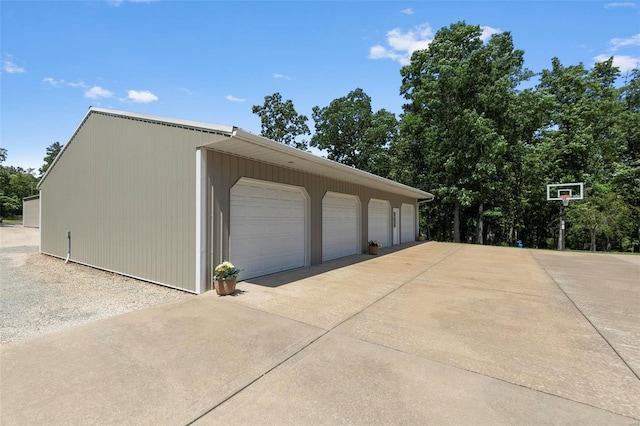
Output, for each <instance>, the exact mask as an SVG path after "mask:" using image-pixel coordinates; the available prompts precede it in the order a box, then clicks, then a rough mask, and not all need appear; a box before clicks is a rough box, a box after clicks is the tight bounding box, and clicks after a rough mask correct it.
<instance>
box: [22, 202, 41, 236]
mask: <svg viewBox="0 0 640 426" xmlns="http://www.w3.org/2000/svg"><path fill="white" fill-rule="evenodd" d="M22 226H26V227H27V228H39V227H40V196H39V195H32V196H31V197H24V198H23V199H22Z"/></svg>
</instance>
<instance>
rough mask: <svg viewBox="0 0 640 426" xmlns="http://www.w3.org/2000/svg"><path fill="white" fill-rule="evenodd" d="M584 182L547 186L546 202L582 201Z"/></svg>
mask: <svg viewBox="0 0 640 426" xmlns="http://www.w3.org/2000/svg"><path fill="white" fill-rule="evenodd" d="M583 198H584V182H572V183H551V184H549V185H547V201H553V200H559V201H563V200H565V201H566V200H582V199H583Z"/></svg>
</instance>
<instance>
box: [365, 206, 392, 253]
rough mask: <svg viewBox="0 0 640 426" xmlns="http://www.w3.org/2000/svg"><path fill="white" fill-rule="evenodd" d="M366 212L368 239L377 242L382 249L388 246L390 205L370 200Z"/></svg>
mask: <svg viewBox="0 0 640 426" xmlns="http://www.w3.org/2000/svg"><path fill="white" fill-rule="evenodd" d="M368 211H369V215H368V217H369V225H368V239H369V240H376V241H379V242H380V243H381V244H382V247H388V246H389V244H390V238H389V234H390V232H389V228H390V226H391V207H390V204H389V203H388V202H387V201H384V200H374V199H372V200H371V201H369V207H368Z"/></svg>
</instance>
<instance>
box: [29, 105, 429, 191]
mask: <svg viewBox="0 0 640 426" xmlns="http://www.w3.org/2000/svg"><path fill="white" fill-rule="evenodd" d="M96 113H97V114H102V115H110V116H114V117H122V118H127V119H135V120H140V121H146V122H149V123H158V124H165V125H166V124H169V125H172V126H176V127H183V128H185V129H191V130H198V131H205V132H209V133H211V134H212V137H211V139H210V142H208V143H206V144H204V145H203V147H205V148H207V149H211V150H214V151H218V152H223V153H226V154H231V155H235V156H238V157H244V158H248V159H251V160H256V161H261V162H264V163H268V164H273V165H275V166H279V167H284V168H287V169H291V170H297V171H300V172H304V173H309V174H313V175H317V176H323V177H327V178H331V179H337V180H341V181H344V182H350V183H354V184H357V185H362V186H366V187H369V188H374V189H377V190H380V191H386V192H390V193H393V194H399V195H403V196H405V197H409V198H415V199H417V200H420V201H432V200H433V199H434V195H433V194H431V193H429V192H426V191H422V190H420V189H417V188H412V187H410V186H408V185H403V184H401V183H398V182H395V181H392V180H390V179H385V178H383V177H380V176H377V175H374V174H372V173H368V172H364V171H362V170H358V169H356V168H353V167H349V166H346V165H344V164H340V163H336V162H335V161H332V160H328V159H326V158H323V157H318V156H316V155H313V154H311V153H309V152H305V151H302V150H299V149H297V148H293V147H291V146H288V145H284V144H281V143H278V142H275V141H272V140H270V139H267V138H265V137H262V136H258V135H254V134H253V133H250V132H247V131H244V130H242V129H240V128H237V127H234V126H226V125H221V124H212V123H205V122H200V121H191V120H181V119H175V118H167V117H159V116H154V115H147V114H137V113H132V112H127V111H115V110H110V109H104V108H94V107H91V108H89V111H88V112H87V114H86V116H85V117H84V119H83V120H82V122H81V123H80V125H79V126H78V128H77V129H76V131H75V132H74V133H73V135H72V136H71V138H70V139H69V142H68V143H67V144H65V146H64V147H63V149H62V150H61V151H60V153H58V156H57V157H56V158H55V159H54V161H53V162H52V164H51V166H49V169H48V170H47V172H46V173H45V175H44V176H43V177H42V179H40V182H39V183H38V189H39V188H40V186H41V185H42V182H43V181H44V180H45V179H46V177H47V176H48V174H49V172H50V171H51V170H52V169H53V168H54V167H55V166H56V164H57V162H58V160H59V158H60V157H61V156H62V155H63V153H64V151H65V150H66V149H67V148H68V146H69V145H70V144H71V142H72V141H73V139H74V138H75V136H76V134H77V133H78V131H79V130H80V128H81V127H82V125H83V124H84V123H85V122H86V121H87V119H88V118H89V117H90V116H91V114H96Z"/></svg>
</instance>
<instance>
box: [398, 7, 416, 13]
mask: <svg viewBox="0 0 640 426" xmlns="http://www.w3.org/2000/svg"><path fill="white" fill-rule="evenodd" d="M400 13H404V14H405V15H413V9H411V8H410V7H408V8H406V9H403V10H401V11H400Z"/></svg>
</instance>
